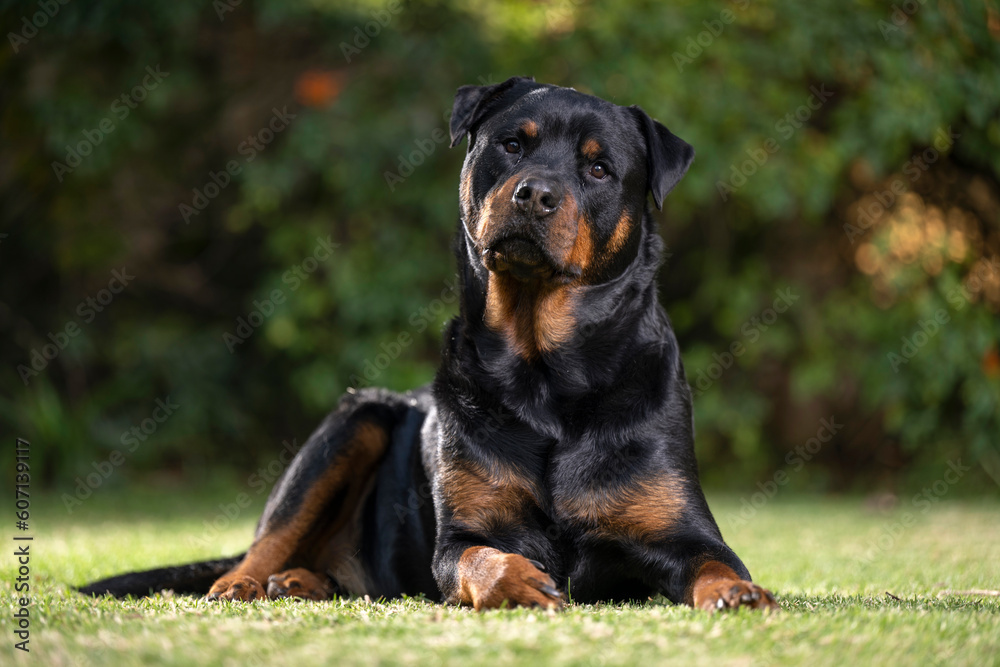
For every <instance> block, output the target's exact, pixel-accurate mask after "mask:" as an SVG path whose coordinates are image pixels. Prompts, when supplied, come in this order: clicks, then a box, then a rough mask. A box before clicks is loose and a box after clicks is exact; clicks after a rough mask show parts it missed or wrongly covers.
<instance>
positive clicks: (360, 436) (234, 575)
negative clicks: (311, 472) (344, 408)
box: [209, 422, 389, 595]
mask: <svg viewBox="0 0 1000 667" xmlns="http://www.w3.org/2000/svg"><path fill="white" fill-rule="evenodd" d="M388 441H389V438H388V434H387V433H386V432H385V430H383V429H382V428H380V427H379V426H376V425H375V424H371V423H368V422H362V423H360V424H358V425H357V427H356V428H355V431H354V434H353V435H352V437H351V443H350V444H349V445H347V446H346V448H345V450H344V455H343V457H342V458H341V459H340V460H339V461H338V462H337V463H336V464H334V465H333V466H331V467H330V468H329V469H328V470H327V471H326V472H325V473H324V474H323V476H322V477H321V478H320V479H319V480H317V481H316V482H315V483H314V484H313V485H312V486H311V487H310V488H309V491H308V493H307V494H306V497H305V499H304V500H303V502H302V505H301V507H299V508H298V511H297V512H296V514H295V515H294V516H293V517H292V518H291V519H289V520H288V523H286V524H285V525H284V526H282V527H281V528H280V529H278V530H275V531H272V532H268V533H265V534H263V535H261V536H260V537H259V538H258V539H257V540H256V541H255V542H254V543H253V544H252V545H251V546H250V549H249V550H248V551H247V555H246V557H245V558H243V560H242V561H240V562H239V564H238V565H236V567H234V568H233V569H232V570H230V571H229V572H228V573H227V574H226V575H224V576H223V577H221V578H220V579H219V580H218V581H216V582H215V584H214V585H213V586H212V589H211V590H210V591H209V595H212V594H213V593H221V592H224V591H225V590H226V589H227V588H228V587H229V586H230V585H231V583H232V582H234V581H238V580H246V579H247V578H250V579H252V580H253V581H256V582H266V581H267V579H268V577H270V576H271V575H272V574H274V573H276V572H278V571H279V570H281V569H282V568H283V567H284V566H285V563H287V562H288V560H289V558H291V557H292V555H293V554H295V553H297V552H299V551H300V550H302V549H303V548H304V547H307V546H308V544H307V540H308V538H309V535H308V533H309V530H310V528H311V527H312V526H313V524H314V523H315V522H316V519H317V518H318V516H319V513H320V512H321V511H322V510H323V509H324V508H325V507H326V504H327V503H328V502H329V500H330V499H331V498H333V497H334V495H336V493H337V492H338V491H340V489H341V488H343V486H344V485H345V484H351V489H350V491H349V492H348V494H347V497H346V498H345V499H344V503H343V505H342V506H341V507H340V513H339V514H338V516H337V518H336V520H335V521H334V522H333V524H332V526H331V527H330V529H329V530H328V531H326V534H328V535H329V534H333V533H336V532H337V531H339V530H340V529H341V528H343V527H344V525H345V524H346V523H347V521H348V520H349V518H350V516H351V515H352V514H353V512H354V510H355V508H356V505H357V503H358V500H359V498H360V496H361V494H362V492H363V490H364V488H365V486H366V485H367V481H368V478H369V477H370V474H369V473H370V471H371V469H372V468H373V466H374V465H375V464H377V463H378V461H379V460H380V459H381V458H382V454H383V453H384V452H385V448H386V445H387V444H388ZM359 480H360V481H363V482H364V483H359Z"/></svg>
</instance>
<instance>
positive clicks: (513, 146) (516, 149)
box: [503, 139, 521, 153]
mask: <svg viewBox="0 0 1000 667" xmlns="http://www.w3.org/2000/svg"><path fill="white" fill-rule="evenodd" d="M503 147H504V150H505V151H507V152H508V153H520V152H521V142H520V141H518V140H517V139H508V140H507V141H505V142H503Z"/></svg>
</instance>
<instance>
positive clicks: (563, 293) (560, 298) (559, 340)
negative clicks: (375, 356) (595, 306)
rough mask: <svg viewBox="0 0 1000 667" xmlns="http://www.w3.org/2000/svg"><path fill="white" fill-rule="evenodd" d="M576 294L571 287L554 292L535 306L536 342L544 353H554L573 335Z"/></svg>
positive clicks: (539, 300)
mask: <svg viewBox="0 0 1000 667" xmlns="http://www.w3.org/2000/svg"><path fill="white" fill-rule="evenodd" d="M575 297H576V294H575V292H574V291H573V290H572V288H570V287H562V288H557V289H555V290H552V291H551V292H549V293H548V294H545V295H544V296H542V297H541V298H539V299H538V302H537V305H536V306H535V332H534V333H535V341H536V342H537V344H538V349H540V350H541V351H542V352H552V351H553V350H555V349H556V348H558V347H559V346H560V345H561V344H563V343H565V342H566V341H567V340H569V339H570V337H571V336H572V335H573V330H574V328H575V327H576V315H575V308H574V306H575V305H576V304H575V301H576V299H575Z"/></svg>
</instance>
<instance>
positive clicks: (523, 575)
mask: <svg viewBox="0 0 1000 667" xmlns="http://www.w3.org/2000/svg"><path fill="white" fill-rule="evenodd" d="M470 551H473V550H471V549H470ZM476 551H477V552H474V553H473V554H472V555H471V557H470V558H469V560H468V561H467V562H466V564H465V567H463V570H464V571H463V572H462V586H463V588H464V591H465V596H464V597H465V598H466V599H467V600H470V601H471V602H472V606H473V607H475V608H476V610H482V609H498V608H500V607H504V606H507V607H543V608H546V609H561V608H562V606H563V598H562V593H560V592H559V590H558V589H556V584H555V582H554V581H553V580H552V577H550V576H549V575H547V574H545V573H544V572H542V570H541V569H540V568H541V563H539V562H538V561H533V560H529V559H527V558H525V557H524V556H520V555H518V554H508V553H503V552H502V551H498V550H496V549H490V548H486V547H482V548H479V549H476ZM467 553H468V552H467ZM463 560H464V559H463Z"/></svg>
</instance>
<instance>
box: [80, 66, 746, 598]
mask: <svg viewBox="0 0 1000 667" xmlns="http://www.w3.org/2000/svg"><path fill="white" fill-rule="evenodd" d="M526 121H532V122H535V123H537V125H538V126H539V127H540V128H541V132H540V133H539V134H538V135H537V136H532V135H531V134H530V133H527V134H526V133H525V132H524V130H523V129H522V128H523V127H524V123H525V122H526ZM451 134H452V144H453V145H456V144H457V143H459V142H460V141H461V140H462V138H463V137H466V136H467V137H468V138H469V149H468V153H467V157H466V162H465V167H464V169H463V177H464V178H468V179H469V181H468V182H469V183H470V188H469V192H468V200H467V201H463V203H462V206H463V210H462V219H461V220H460V221H459V225H458V231H457V234H456V240H455V246H454V248H455V255H456V259H457V262H458V267H459V274H460V282H461V301H460V313H459V315H458V316H457V317H456V318H455V319H453V320H452V321H451V323H450V324H449V325H448V327H447V330H446V332H445V335H444V345H443V352H442V362H441V367H440V370H439V372H438V373H437V376H436V378H435V380H434V383H433V385H432V392H431V391H428V390H427V389H423V390H420V391H418V392H415V393H411V394H405V395H398V394H391V393H390V392H385V391H382V390H365V391H361V392H358V393H356V394H352V395H349V396H347V397H345V399H344V401H343V402H342V403H341V406H340V407H339V408H338V410H337V411H336V412H335V413H333V414H332V415H331V416H330V417H329V418H328V419H327V420H326V421H325V422H324V424H323V425H322V426H321V427H320V428H319V429H318V430H317V432H316V433H315V434H313V436H312V437H311V438H310V440H309V442H308V443H306V445H305V446H304V447H303V449H302V451H301V452H300V453H299V454H298V456H297V457H296V460H295V461H294V462H293V463H292V465H291V467H290V469H289V470H288V472H287V474H286V475H285V476H284V477H283V478H282V480H280V481H279V483H278V484H277V485H276V486H275V489H274V491H273V492H272V495H271V498H270V499H269V501H268V505H267V508H266V509H265V512H264V516H263V517H262V519H261V522H260V525H259V526H258V537H259V536H260V535H262V534H264V533H266V532H267V531H268V530H270V529H271V528H270V527H269V526H271V524H280V523H281V522H283V521H285V520H286V519H287V517H288V516H289V515H291V514H294V512H295V511H296V509H297V507H298V505H299V503H300V502H301V498H302V496H303V494H304V493H305V492H306V490H307V489H308V488H309V487H310V484H311V483H313V481H314V480H316V479H318V478H319V476H320V475H321V474H322V472H323V471H324V470H326V469H327V468H328V467H329V466H331V465H334V462H335V461H336V459H337V456H338V451H339V448H340V447H341V445H342V443H343V441H344V440H345V439H346V438H349V436H350V433H351V431H352V428H353V427H352V424H354V423H356V422H357V421H358V420H367V421H369V422H374V423H377V424H379V425H380V426H381V427H382V428H383V429H385V430H386V431H387V432H388V433H390V434H391V440H390V446H389V449H388V451H387V453H386V455H385V457H384V459H383V461H382V463H381V466H380V468H379V470H378V471H377V473H376V476H375V482H374V486H373V488H372V491H371V493H370V494H368V496H367V498H366V500H365V501H364V502H365V506H364V509H363V511H362V513H361V515H360V516H361V519H360V520H361V536H362V537H361V546H360V549H361V561H362V562H363V564H364V568H365V574H366V576H367V578H368V581H369V585H368V589H367V590H369V591H370V593H371V594H372V595H373V596H385V597H394V596H398V595H401V594H403V593H407V594H416V593H424V594H426V595H427V596H429V597H431V598H433V599H449V600H453V601H454V600H456V599H457V587H458V582H457V576H458V575H457V569H456V564H457V561H458V559H459V557H460V556H461V554H462V553H463V552H464V551H465V550H466V549H467V548H469V547H472V546H491V547H495V548H497V549H500V550H501V551H504V552H509V553H515V554H521V555H523V556H526V557H528V558H531V559H534V560H536V561H538V562H540V563H542V564H543V565H544V566H545V568H546V571H547V573H548V574H550V575H551V576H552V577H553V579H554V580H555V582H556V583H557V585H558V586H559V587H561V588H562V589H563V590H565V589H566V586H567V583H568V582H570V581H571V582H572V595H573V598H574V599H575V600H580V601H596V600H606V599H645V598H646V597H647V596H649V595H652V594H654V593H662V594H664V595H665V596H666V597H668V598H669V599H671V600H673V601H675V602H680V601H682V600H684V599H685V591H686V589H687V588H688V587H689V586H690V585H691V582H692V578H693V576H694V570H695V569H696V568H697V567H698V566H699V565H700V564H701V563H702V562H704V561H705V560H707V559H714V560H718V561H721V562H722V563H724V564H726V565H728V566H729V567H731V568H732V569H733V570H734V571H735V572H736V573H737V574H738V575H739V576H740V577H742V578H744V579H749V573H748V572H747V570H746V568H745V567H744V566H743V564H742V563H741V562H740V560H739V558H737V556H736V555H735V554H734V553H733V552H732V551H731V550H730V549H729V548H728V547H727V546H726V545H725V543H724V542H723V539H722V536H721V534H720V532H719V529H718V527H717V526H716V523H715V521H714V519H713V518H712V515H711V513H710V511H709V509H708V506H707V504H706V502H705V498H704V495H703V494H702V491H701V487H700V485H699V482H698V469H697V463H696V461H695V456H694V427H693V423H692V410H691V397H690V393H689V390H688V385H687V382H686V379H685V375H684V369H683V367H682V365H681V357H680V353H679V351H678V346H677V341H676V339H675V337H674V334H673V331H672V329H671V326H670V321H669V319H668V317H667V315H666V313H665V312H664V310H663V308H662V307H661V306H660V304H659V302H658V301H657V294H656V280H655V277H656V272H657V270H658V269H659V265H660V262H661V251H662V242H661V240H660V238H659V235H658V233H657V228H656V222H655V220H654V219H653V217H652V216H651V215H650V212H649V209H648V206H647V202H646V199H647V195H648V193H650V192H652V194H653V197H654V201H655V204H656V205H657V206H658V207H659V206H662V203H663V199H664V197H665V196H666V195H667V193H668V192H669V191H670V190H671V189H672V188H673V187H674V185H676V183H677V182H678V181H679V180H680V178H681V177H682V176H683V174H684V172H685V171H686V170H687V168H688V166H689V165H690V163H691V160H692V159H693V156H694V152H693V150H692V149H691V147H690V146H688V145H687V144H686V143H685V142H683V141H682V140H680V139H678V138H677V137H676V136H674V135H673V134H671V133H670V132H669V131H668V130H667V129H666V128H665V127H664V126H663V125H661V124H659V123H657V122H655V121H653V120H652V119H651V118H650V117H649V116H647V115H646V114H645V113H644V112H643V111H641V110H640V109H638V108H637V107H630V108H625V107H619V106H616V105H614V104H611V103H609V102H606V101H604V100H600V99H598V98H595V97H591V96H588V95H583V94H581V93H578V92H576V91H573V90H571V89H566V88H559V87H556V86H547V85H542V84H537V83H535V82H534V81H532V80H531V79H525V78H514V79H511V80H508V81H506V82H504V83H501V84H498V85H495V86H465V87H463V88H461V89H459V91H458V94H457V95H456V100H455V107H454V111H453V114H452V118H451ZM584 137H589V138H593V139H595V140H596V141H598V142H599V144H600V147H601V150H602V153H601V157H600V161H601V162H602V164H603V165H604V166H605V167H606V168H607V170H608V171H609V172H610V176H609V177H607V178H604V179H600V180H596V177H592V176H591V174H592V172H591V171H589V170H591V169H592V164H593V162H594V160H593V159H591V158H589V157H588V158H584V157H582V156H581V154H580V141H581V140H582V139H583V138H584ZM511 138H513V139H516V140H517V141H518V145H519V146H520V153H518V154H517V155H515V154H514V153H513V152H511V151H509V150H508V148H510V147H512V145H511V146H507V145H506V144H504V142H505V141H507V140H508V139H511ZM532 170H534V171H532ZM535 172H537V173H541V174H544V175H545V177H546V178H550V179H553V180H555V181H557V182H558V183H561V184H562V185H563V186H564V187H565V189H566V191H567V192H568V193H570V194H571V195H572V197H573V200H574V201H575V202H576V205H577V206H578V208H579V210H580V211H581V212H582V214H583V215H584V216H585V217H586V221H587V224H589V225H590V227H591V228H592V236H593V243H592V246H593V247H592V249H591V257H590V258H589V261H588V262H587V267H586V268H583V269H580V270H577V271H575V272H574V270H572V269H567V270H566V273H565V274H564V275H562V274H558V273H557V274H556V275H555V277H554V278H552V280H553V281H555V282H558V281H560V280H562V281H573V282H572V284H573V285H575V287H574V290H575V291H574V295H575V296H574V298H575V299H577V301H575V302H574V306H573V308H572V321H573V334H572V335H571V336H569V337H568V338H567V339H565V340H562V341H561V342H560V344H559V345H558V346H557V347H556V349H554V350H547V351H542V352H541V353H540V354H538V355H535V356H531V355H528V356H527V357H526V356H525V355H524V354H523V351H522V353H519V351H518V350H517V349H516V347H515V346H512V345H511V341H510V340H509V339H508V338H506V337H505V336H504V335H503V333H502V332H500V331H497V330H495V327H494V328H491V326H490V325H488V323H487V322H488V319H489V318H488V317H487V309H488V303H487V290H488V283H489V281H490V274H491V270H490V269H489V268H488V266H487V259H485V258H487V257H488V255H489V252H492V250H490V249H488V248H486V249H484V248H483V247H479V246H478V245H477V244H479V241H480V240H481V239H477V238H475V233H474V231H473V230H472V229H471V228H472V227H474V221H473V220H470V219H468V218H469V216H470V212H471V211H474V210H480V209H481V207H482V206H483V203H484V201H485V200H486V199H487V198H488V197H491V196H493V195H494V194H495V193H496V191H497V188H498V187H499V186H500V185H501V184H502V183H504V182H505V181H507V180H508V179H511V178H516V177H518V174H521V173H535ZM500 203H503V202H500ZM623 216H625V217H626V218H628V219H629V220H631V221H632V223H633V224H632V226H631V227H630V231H629V234H628V235H627V238H624V239H619V242H618V243H617V245H616V243H613V242H612V241H611V240H610V239H611V237H612V236H613V235H614V234H615V233H616V232H615V230H616V225H618V224H619V222H620V220H621V219H622V218H623ZM501 223H502V224H503V225H506V226H508V227H510V228H511V229H513V228H514V227H517V230H519V231H517V234H521V235H527V236H529V237H530V238H531V240H532V242H537V245H538V250H537V253H539V254H540V255H541V256H544V257H545V260H546V262H547V263H549V264H553V265H554V264H557V263H558V262H557V261H556V259H553V256H550V250H549V249H547V246H546V245H545V234H546V233H547V231H546V230H545V229H544V226H545V225H546V224H548V223H547V222H546V221H545V220H541V221H539V220H534V221H531V220H521V219H518V220H514V217H511V219H510V221H509V223H508V222H507V221H500V223H498V224H501ZM581 224H583V223H581ZM518 225H519V226H518ZM507 233H508V231H504V230H503V229H501V230H500V231H499V232H497V234H498V235H499V236H498V237H497V238H500V240H504V239H503V238H502V237H503V235H504V234H507ZM509 233H510V234H513V233H514V232H509ZM494 241H496V239H494ZM497 243H499V241H497ZM495 246H496V243H494V246H493V247H495ZM533 252H534V251H533ZM456 463H468V464H474V465H475V466H477V467H478V469H482V470H487V471H513V472H514V473H516V475H517V476H519V477H520V478H521V479H523V480H525V481H526V482H527V483H529V484H530V485H532V486H533V488H535V489H537V490H538V493H537V494H536V496H535V497H534V500H533V502H532V504H531V506H530V508H529V509H528V510H527V511H526V512H525V514H524V516H523V517H521V518H520V520H518V521H516V522H507V523H501V524H498V525H496V526H493V527H492V528H491V529H490V530H488V531H486V530H482V529H481V527H475V526H470V525H468V524H466V523H463V522H461V521H458V520H456V519H455V512H454V511H453V510H454V508H450V507H448V505H447V503H445V502H444V499H443V494H444V489H442V485H443V484H444V483H445V482H444V476H443V474H442V471H443V469H444V468H445V467H447V466H451V465H454V464H456ZM660 474H669V475H671V476H672V477H671V479H674V480H676V482H677V489H676V497H673V498H671V499H669V500H670V501H671V502H674V503H675V504H676V505H677V506H678V507H681V508H682V512H681V514H680V516H679V517H678V518H677V519H676V520H675V521H672V522H670V523H669V524H668V525H664V530H663V531H662V532H661V533H658V534H657V536H656V537H655V538H651V539H637V538H635V537H634V536H631V535H626V534H622V535H606V534H605V535H599V534H597V533H595V532H594V531H593V530H590V529H589V528H588V526H587V525H585V522H581V521H579V520H577V519H574V518H573V517H570V516H568V515H567V514H566V512H565V511H564V509H561V508H565V507H566V506H567V503H571V502H572V501H573V499H574V498H576V497H578V496H579V495H580V494H583V493H590V494H595V497H603V496H602V494H603V495H604V496H607V497H614V496H615V494H616V493H623V492H625V490H627V489H628V488H630V485H632V484H633V483H635V482H636V480H640V479H645V478H649V477H650V476H656V475H660ZM335 509H336V508H335V507H331V508H330V512H333V511H335ZM320 528H321V527H320V526H317V528H316V530H317V531H318V532H321V530H320ZM310 553H312V552H311V551H309V550H306V549H302V550H300V551H299V556H298V557H297V558H296V559H294V562H289V563H288V566H289V567H291V566H305V567H312V568H314V569H322V568H323V567H324V564H323V563H317V562H315V559H314V560H313V561H310V557H308V554H310ZM231 561H232V559H230V561H226V562H231ZM186 567H187V568H188V569H190V568H191V567H193V566H186ZM199 567H200V566H199ZM196 569H197V568H196ZM209 569H210V568H209ZM203 570H205V568H204V567H202V568H201V569H199V570H198V572H202V571H203ZM182 572H183V570H182V569H180V568H177V569H171V568H161V569H159V570H153V571H151V572H148V573H141V574H134V575H125V576H124V577H116V578H114V579H111V580H107V581H105V582H98V583H97V584H92V585H90V586H87V587H85V588H84V589H81V590H83V592H86V593H91V594H96V593H100V592H104V591H108V592H110V593H112V594H114V595H124V594H136V595H142V594H146V593H148V592H149V590H155V589H158V588H162V587H173V588H175V589H176V590H184V591H188V590H191V591H194V592H204V591H205V590H207V579H205V578H200V579H197V583H198V584H199V586H196V585H195V579H194V578H192V577H188V578H186V579H185V578H184V576H183V575H182V574H181V573H182ZM331 576H332V578H333V579H336V576H335V575H331ZM179 582H180V583H179ZM201 584H206V585H205V586H203V587H201V586H200V585H201Z"/></svg>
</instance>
